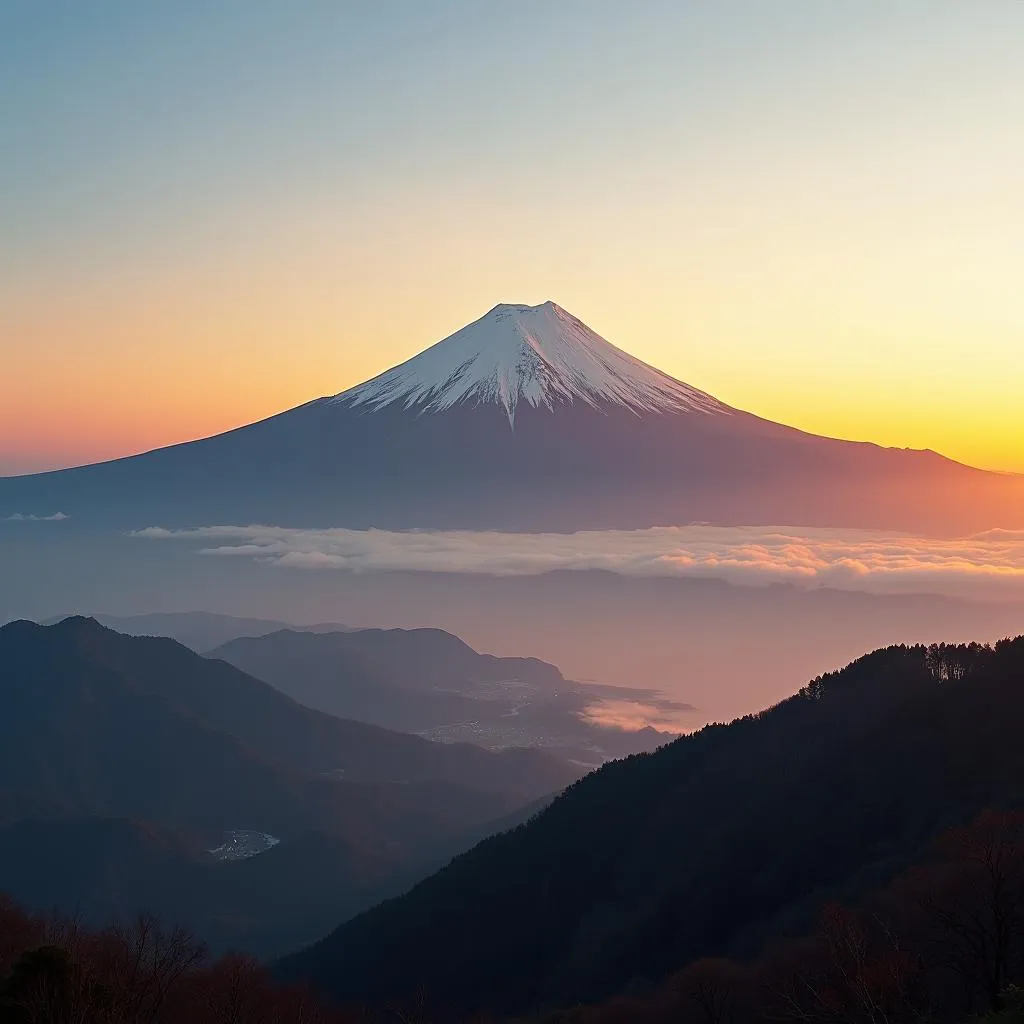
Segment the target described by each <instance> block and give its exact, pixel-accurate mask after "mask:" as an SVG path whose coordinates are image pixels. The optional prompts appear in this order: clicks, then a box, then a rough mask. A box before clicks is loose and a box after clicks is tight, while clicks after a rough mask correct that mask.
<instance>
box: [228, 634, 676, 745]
mask: <svg viewBox="0 0 1024 1024" xmlns="http://www.w3.org/2000/svg"><path fill="white" fill-rule="evenodd" d="M209 657H211V658H220V659H222V660H224V661H227V662H229V663H230V664H232V665H235V666H236V667H237V668H240V669H241V670H242V671H243V672H247V673H249V674H250V675H252V676H255V677H256V678H258V679H262V680H264V681H265V682H267V683H270V684H271V685H272V686H274V687H276V688H277V689H279V690H281V692H282V693H286V694H288V696H290V697H293V698H294V699H295V700H297V701H299V702H300V703H301V704H305V705H306V706H307V707H310V708H316V709H318V710H320V711H326V712H327V713H328V714H332V715H338V716H339V717H342V718H352V719H355V720H357V721H360V722H371V723H373V724H375V725H381V726H384V727H386V728H389V729H400V730H403V731H407V732H416V733H420V734H422V735H427V736H430V737H431V738H449V739H450V738H456V739H467V740H470V741H471V742H473V743H478V744H480V745H481V746H483V747H486V748H489V749H503V748H505V747H509V746H542V747H544V748H546V749H549V750H552V751H555V752H557V753H559V754H560V755H562V756H565V757H568V758H571V759H573V760H579V761H583V762H587V763H594V762H595V761H596V762H600V761H603V760H607V759H608V758H609V757H614V756H621V755H623V754H628V753H635V752H637V751H639V750H647V749H651V748H653V747H654V746H657V745H658V744H659V743H664V742H666V741H668V740H669V739H671V738H672V737H671V736H670V735H668V734H664V733H658V732H654V731H653V730H651V731H650V734H646V733H645V734H642V735H640V734H637V733H627V732H623V731H622V730H619V729H608V728H599V727H597V726H595V725H593V724H591V723H589V722H587V721H586V720H585V714H586V712H587V711H588V709H589V708H590V707H591V706H592V705H594V704H596V703H599V702H600V701H601V700H602V697H603V696H604V695H605V693H606V690H597V689H595V688H593V687H584V686H580V685H579V684H576V683H570V682H568V681H567V680H565V679H563V677H562V673H561V672H560V671H559V670H558V669H557V668H556V667H555V666H554V665H549V664H547V663H546V662H543V661H540V660H538V659H536V658H497V657H494V656H493V655H489V654H479V653H477V652H476V651H474V650H473V648H472V647H470V646H469V645H468V644H466V643H464V642H463V641H462V640H460V639H459V638H458V637H456V636H453V635H452V634H451V633H448V632H445V631H444V630H441V629H362V630H353V631H350V632H346V633H319V634H315V633H311V632H297V631H295V630H281V631H279V632H277V633H270V634H267V635H266V636H260V637H241V638H239V639H237V640H233V641H231V642H230V643H227V644H225V645H224V646H222V647H218V648H216V649H215V650H213V651H211V652H209ZM619 696H622V697H632V696H635V697H638V698H639V697H640V696H641V695H640V694H634V692H633V691H625V690H624V691H622V693H621V694H620V695H619Z"/></svg>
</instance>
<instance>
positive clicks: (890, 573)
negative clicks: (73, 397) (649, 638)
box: [134, 525, 1024, 599]
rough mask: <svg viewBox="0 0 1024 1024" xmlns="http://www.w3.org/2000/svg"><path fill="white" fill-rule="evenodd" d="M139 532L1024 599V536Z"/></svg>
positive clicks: (516, 564)
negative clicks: (952, 537)
mask: <svg viewBox="0 0 1024 1024" xmlns="http://www.w3.org/2000/svg"><path fill="white" fill-rule="evenodd" d="M134 536H136V537H140V538H148V539H156V540H178V541H187V542H191V543H192V544H193V545H199V547H198V550H199V552H200V553H201V554H203V555H206V556H214V557H224V558H251V559H258V560H261V561H264V562H267V563H270V564H273V565H276V566H280V567H285V568H287V567H291V568H298V569H343V570H348V571H351V572H399V571H406V572H408V571H414V572H448V573H453V572H454V573H482V574H489V575H496V576H529V575H537V574H539V573H544V572H549V571H553V570H587V569H600V570H606V571H610V572H616V573H621V574H623V575H628V576H668V577H671V576H690V577H717V578H720V579H725V580H728V581H730V582H732V583H737V584H746V585H765V584H771V583H791V584H796V585H801V586H806V587H820V586H827V587H837V588H840V589H846V590H850V589H853V590H867V591H872V592H882V593H915V592H928V593H945V594H951V595H970V596H978V597H989V598H1004V599H1008V598H1014V599H1017V598H1024V531H1009V530H990V531H987V532H985V533H980V534H976V535H973V536H970V537H961V538H954V539H948V538H947V539H936V538H925V537H915V536H909V535H906V534H897V533H882V532H875V531H866V530H860V531H850V530H838V529H827V528H809V527H800V528H796V527H777V526H772V527H769V526H758V527H731V526H706V525H689V526H678V527H655V528H652V529H646V530H600V531H584V532H579V533H493V532H484V531H468V530H415V531H401V532H400V531H389V530H349V529H323V530H309V529H294V528H286V527H277V526H203V527H197V528H193V529H185V530H168V529H164V528H162V527H149V528H147V529H144V530H139V531H136V532H135V533H134Z"/></svg>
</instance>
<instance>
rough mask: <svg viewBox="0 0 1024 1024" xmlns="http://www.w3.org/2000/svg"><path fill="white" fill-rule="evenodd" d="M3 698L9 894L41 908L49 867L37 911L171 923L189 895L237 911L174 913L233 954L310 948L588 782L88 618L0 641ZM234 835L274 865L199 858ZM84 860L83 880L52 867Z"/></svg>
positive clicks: (550, 761) (10, 629) (563, 767)
mask: <svg viewBox="0 0 1024 1024" xmlns="http://www.w3.org/2000/svg"><path fill="white" fill-rule="evenodd" d="M0 700H2V702H3V703H2V706H3V711H4V722H5V726H6V730H7V736H6V739H5V742H4V743H3V744H2V745H0V829H4V830H7V831H5V832H4V833H3V835H6V836H7V839H6V840H4V848H5V850H6V851H7V860H4V859H3V858H0V868H4V877H5V878H6V879H8V880H12V879H18V878H20V879H22V882H23V884H24V886H25V889H24V891H17V890H14V891H12V895H14V896H15V897H19V898H25V899H26V900H28V899H30V898H42V897H43V896H45V895H46V891H47V890H45V887H40V886H39V884H38V882H39V873H40V871H41V870H42V866H43V865H45V864H47V863H50V864H51V865H57V866H54V867H53V871H54V873H55V874H57V875H59V876H60V877H61V878H62V879H63V882H61V883H59V884H58V883H57V882H56V881H55V882H54V884H53V886H52V887H51V889H50V890H49V897H48V902H49V903H50V904H52V902H53V901H54V900H56V899H58V898H61V899H65V900H68V901H69V902H68V903H67V904H65V909H74V907H75V906H76V905H78V904H81V905H82V906H89V907H92V908H94V909H96V911H97V913H100V912H101V911H102V910H104V909H108V908H109V907H110V906H112V905H113V904H115V903H116V902H117V900H121V901H122V902H121V906H122V907H126V906H127V904H128V903H130V902H131V901H132V900H136V901H137V900H141V898H142V896H144V895H145V896H147V898H146V900H145V901H144V902H145V905H153V903H158V904H161V905H167V901H169V900H170V902H171V906H170V908H169V909H173V905H174V904H175V903H176V902H178V901H176V900H174V899H171V894H173V893H176V892H178V891H179V887H181V888H188V886H189V885H191V884H192V883H193V882H194V889H195V893H197V894H199V893H204V892H208V891H210V890H212V889H216V888H221V889H222V891H223V892H224V893H229V892H233V893H234V894H235V895H234V897H233V899H234V900H235V903H234V904H233V905H231V906H229V905H228V904H227V903H225V902H223V901H220V902H218V901H214V900H212V899H211V900H199V899H193V900H191V901H182V902H181V903H180V906H181V908H182V912H183V913H184V912H186V911H190V912H194V913H195V914H196V917H197V919H199V920H201V921H205V922H207V923H209V918H210V915H211V914H213V912H214V910H215V909H217V908H220V909H221V910H223V911H224V915H225V918H224V920H220V919H219V918H218V919H217V920H218V921H219V923H218V924H217V926H216V928H213V929H212V931H213V932H214V934H219V935H222V936H228V935H231V936H233V937H234V938H235V940H236V941H244V938H245V935H246V934H247V929H248V928H249V927H250V926H251V928H253V929H255V933H254V934H253V935H250V938H252V939H253V941H255V940H256V939H258V940H259V943H261V948H263V949H268V948H270V947H271V946H273V948H274V949H275V950H277V951H280V949H281V946H280V945H279V944H277V945H275V941H276V942H277V943H280V942H281V941H282V938H283V937H284V936H291V937H292V938H294V937H295V936H296V935H299V934H300V933H301V935H303V936H305V937H306V938H307V939H308V938H312V937H313V936H315V935H316V930H315V928H314V927H313V924H314V923H315V922H319V921H322V920H323V917H322V915H323V914H324V913H325V911H326V910H327V909H328V908H330V907H331V906H334V907H337V909H338V910H339V911H340V912H342V913H343V914H345V915H347V914H349V913H351V912H353V911H354V910H355V909H358V907H360V906H366V905H367V903H369V902H371V901H372V900H373V899H374V898H379V897H380V895H381V894H382V893H384V892H387V891H389V890H390V891H392V892H393V891H394V890H395V887H396V886H398V885H400V884H402V883H406V884H407V883H408V882H409V881H411V879H412V878H414V877H416V875H417V874H419V873H422V872H423V871H424V870H426V869H427V868H429V867H433V866H436V865H437V864H439V863H443V861H444V859H445V858H446V857H447V856H450V855H451V854H452V853H454V852H455V851H456V850H458V849H460V848H464V846H465V845H467V844H468V843H469V842H470V841H471V840H475V839H478V838H480V837H481V836H482V835H485V834H487V831H488V829H489V827H490V825H491V822H493V821H505V820H507V818H508V815H510V814H514V813H515V812H516V811H517V810H518V809H519V808H522V807H524V806H526V805H529V804H531V803H533V802H535V801H536V800H537V799H539V798H541V797H543V796H545V795H546V794H549V793H551V792H553V791H556V790H558V789H560V788H562V787H563V786H564V785H565V784H566V783H568V782H570V781H572V780H573V779H575V778H577V777H578V776H579V774H580V772H579V769H574V768H572V767H570V766H569V765H567V764H564V763H562V762H560V761H558V760H556V759H554V758H552V757H550V756H548V755H545V754H543V753H540V752H537V751H529V750H516V751H507V752H504V753H501V754H493V753H489V752H487V751H484V750H481V749H479V748H477V747H472V746H469V745H465V744H462V745H459V744H451V745H444V744H436V743H430V742H427V741H425V740H422V739H420V738H418V737H415V736H406V735H402V734H399V733H393V732H389V731H387V730H384V729H379V728H376V727H373V726H368V725H363V724H360V723H355V722H346V721H342V720H340V719H336V718H333V717H331V716H329V715H324V714H321V713H319V712H315V711H311V710H309V709H307V708H304V707H302V706H301V705H299V704H297V703H296V702H294V701H292V700H291V699H290V698H288V697H286V696H284V695H283V694H281V693H279V692H278V691H276V690H274V689H273V688H272V687H270V686H268V685H266V684H265V683H262V682H259V681H258V680H255V679H252V678H251V677H249V676H246V675H245V674H244V673H242V672H240V671H239V670H238V669H236V668H234V667H232V666H230V665H227V664H226V663H224V662H221V661H214V660H209V659H206V658H202V657H200V656H199V655H197V654H195V653H193V652H192V651H190V650H188V649H187V648H185V647H183V646H181V645H180V644H178V643H176V642H175V641H173V640H168V639H162V638H150V637H127V636H122V635H120V634H118V633H115V632H113V631H111V630H109V629H106V628H104V627H103V626H101V625H100V624H99V623H97V622H95V621H94V620H91V619H83V618H72V619H67V620H65V621H63V622H61V623H58V624H56V625H53V626H48V627H47V626H39V625H37V624H35V623H31V622H24V621H20V622H14V623H11V624H9V625H7V626H5V627H3V628H2V629H0ZM239 831H241V832H242V833H243V834H249V835H250V836H251V837H255V838H259V837H260V836H265V837H267V838H266V839H265V840H264V841H263V842H262V843H261V844H258V845H257V846H256V847H255V850H259V849H265V850H266V852H261V853H258V854H257V855H256V856H254V857H252V858H246V859H244V860H242V861H239V862H238V863H237V864H234V863H226V864H220V865H213V866H215V867H217V871H218V872H219V874H217V875H212V874H211V870H212V866H211V864H210V861H211V858H212V859H214V860H215V859H216V856H214V855H213V854H212V853H211V851H213V850H215V849H217V848H218V847H222V846H223V845H224V840H225V836H226V835H229V836H230V834H233V833H238V832H239ZM317 834H320V835H323V836H326V837H327V838H326V839H324V840H322V841H321V840H314V839H311V838H310V837H311V836H315V835H317ZM33 836H35V837H36V838H37V839H38V840H39V844H40V845H38V846H34V845H33V842H34V840H32V837H33ZM122 840H123V842H122ZM275 840H276V841H277V842H276V843H275V842H274V841H275ZM325 844H326V846H325ZM268 845H269V846H270V848H269V849H267V848H266V847H267V846H268ZM79 847H81V850H80V857H78V858H77V860H78V862H79V867H78V868H76V869H75V871H73V872H69V871H68V870H65V869H64V867H58V866H59V865H64V864H66V862H67V858H68V856H69V854H70V851H75V850H76V849H78V848H79ZM325 849H329V850H333V851H334V852H333V853H331V854H330V855H329V859H330V860H333V864H334V873H333V875H331V876H330V880H329V884H327V882H326V881H325V884H324V886H323V888H322V892H321V893H320V900H319V902H317V901H316V900H314V899H313V896H312V894H311V893H309V892H308V890H303V892H304V893H305V895H302V896H301V897H300V894H299V891H298V890H297V889H296V888H295V887H296V886H305V885H307V884H308V882H309V880H310V879H311V878H318V879H326V878H327V876H328V874H329V872H328V868H327V863H328V854H326V853H325ZM19 850H20V851H21V854H20V855H19V854H18V851H19ZM85 851H92V852H91V854H90V856H89V857H86V856H85ZM242 852H253V851H252V850H250V851H242ZM307 856H308V857H311V858H313V859H312V860H310V861H309V863H306V858H307ZM19 858H20V859H19ZM250 860H251V861H252V863H255V862H256V861H258V862H259V863H260V867H259V868H256V867H254V866H252V864H250ZM193 861H196V862H198V867H197V865H196V863H193ZM275 864H278V865H281V870H280V872H277V873H275V872H274V871H273V870H272V869H273V866H274V865H275ZM19 865H20V866H19ZM303 865H305V866H303ZM199 867H202V868H203V870H202V871H200V870H199ZM264 872H268V873H269V874H270V875H271V876H272V877H271V878H269V879H268V878H267V877H265V875H264ZM247 878H252V879H254V881H253V882H252V883H247V882H246V881H245V879H247ZM240 879H241V881H239V880H240ZM76 880H77V881H76ZM147 880H148V881H147ZM256 880H258V881H259V884H258V885H257V884H256ZM186 883H187V884H186ZM271 883H272V884H273V886H274V887H275V888H274V892H275V896H274V898H273V901H272V900H271V899H270V897H269V896H268V895H267V894H266V892H265V891H264V887H265V886H266V885H267V884H271ZM62 886H63V888H62ZM233 887H234V888H233ZM5 888H6V889H8V890H10V889H11V885H9V884H6V883H5ZM289 892H292V893H293V895H294V896H295V899H294V900H289V899H288V893H289ZM246 894H247V895H246ZM72 895H74V896H76V897H77V898H76V900H74V901H72V900H71V896H72ZM246 899H247V900H248V907H249V916H248V917H247V916H246V914H244V913H243V912H242V911H243V909H244V908H245V906H246ZM271 903H273V905H274V906H276V907H277V908H278V910H276V911H274V910H272V909H268V907H270V906H271ZM229 910H230V913H229V912H228V911H229ZM314 911H315V913H314ZM246 920H249V921H250V922H251V925H247V926H245V927H243V926H242V923H243V922H245V921H246ZM231 921H234V922H235V926H234V931H232V927H233V926H231Z"/></svg>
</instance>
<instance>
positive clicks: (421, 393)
mask: <svg viewBox="0 0 1024 1024" xmlns="http://www.w3.org/2000/svg"><path fill="white" fill-rule="evenodd" d="M331 401H333V402H338V403H344V404H345V405H349V406H367V407H369V408H371V409H379V408H383V407H384V406H388V405H391V404H393V403H400V404H401V406H402V407H403V408H406V409H412V410H415V411H417V412H441V411H443V410H445V409H450V408H451V407H453V406H456V405H462V404H472V405H477V404H490V403H495V404H498V405H501V406H502V407H503V408H504V409H505V412H506V413H507V415H508V418H509V423H510V424H514V422H515V412H516V407H517V406H518V404H519V403H520V402H524V401H525V402H527V403H529V404H530V405H531V406H534V407H537V406H545V407H547V408H548V409H554V408H555V407H556V406H557V405H558V404H559V403H563V402H570V403H575V402H583V403H585V404H587V405H590V406H593V407H595V408H599V407H601V406H602V405H616V406H624V407H626V408H628V409H630V410H632V411H633V412H634V413H636V414H638V415H639V414H642V413H645V412H680V411H689V412H701V413H727V412H730V411H731V410H730V409H729V408H728V407H727V406H725V405H723V404H722V403H721V402H719V401H717V400H716V399H714V398H712V397H711V396H710V395H706V394H705V393H704V392H702V391H698V390H697V389H696V388H692V387H690V386H689V385H688V384H684V383H682V382H681V381H678V380H675V379H674V378H672V377H669V376H668V375H667V374H664V373H662V372H661V371H660V370H656V369H655V368H654V367H653V366H649V365H648V364H647V363H644V362H641V361H640V360H639V359H635V358H634V357H633V356H631V355H629V354H628V353H626V352H623V351H622V349H619V348H616V347H615V346H614V345H612V344H611V343H610V342H608V341H606V340H605V339H604V338H602V337H601V336H600V335H599V334H596V333H595V332H594V331H592V330H591V329H590V328H589V327H587V325H586V324H584V323H583V322H582V321H580V320H577V319H576V317H574V316H572V315H571V314H569V313H567V312H566V311H565V310H564V309H562V308H561V306H558V305H556V304H555V303H554V302H545V303H542V304H541V305H539V306H524V305H518V304H512V303H503V304H501V305H498V306H495V307H494V308H493V309H492V310H490V312H488V313H486V314H485V315H484V316H482V317H481V318H480V319H479V320H475V321H474V322H473V323H471V324H468V325H467V326H466V327H463V328H462V329H461V330H459V331H456V332H455V333H454V334H452V335H450V336H449V337H447V338H445V339H444V340H443V341H439V342H438V343H437V344H436V345H432V346H431V347H430V348H428V349H426V350H424V351H423V352H421V353H420V354H419V355H417V356H414V357H413V358H412V359H409V360H407V361H406V362H404V363H401V364H399V365H398V366H395V367H393V368H392V369H390V370H387V371H386V372H384V373H382V374H380V376H378V377H374V378H373V379H372V380H369V381H367V382H366V383H364V384H360V385H358V386H356V387H354V388H351V389H349V390H348V391H344V392H342V393H341V394H340V395H336V396H335V397H334V398H333V399H331Z"/></svg>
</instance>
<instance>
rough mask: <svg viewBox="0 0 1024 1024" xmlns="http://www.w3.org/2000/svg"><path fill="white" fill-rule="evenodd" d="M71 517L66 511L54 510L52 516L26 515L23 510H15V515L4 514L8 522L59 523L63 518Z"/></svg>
mask: <svg viewBox="0 0 1024 1024" xmlns="http://www.w3.org/2000/svg"><path fill="white" fill-rule="evenodd" d="M67 518H69V517H68V515H67V514H66V513H64V512H54V513H53V515H51V516H35V515H25V514H24V513H22V512H15V513H14V515H10V516H4V521H5V522H8V523H59V522H60V521H61V520H62V519H67Z"/></svg>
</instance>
